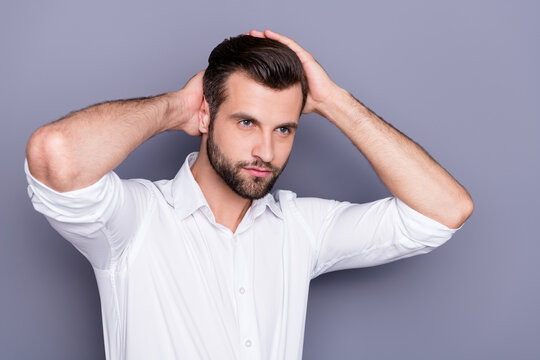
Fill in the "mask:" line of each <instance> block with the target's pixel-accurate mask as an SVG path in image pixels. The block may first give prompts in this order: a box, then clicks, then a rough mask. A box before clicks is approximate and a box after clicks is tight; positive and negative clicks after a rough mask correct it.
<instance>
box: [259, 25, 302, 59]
mask: <svg viewBox="0 0 540 360" xmlns="http://www.w3.org/2000/svg"><path fill="white" fill-rule="evenodd" d="M264 34H265V35H266V37H267V38H270V39H274V40H277V41H279V42H281V43H283V44H285V45H287V46H288V47H289V48H291V49H292V50H293V51H294V52H295V53H296V55H298V57H299V58H300V61H302V63H304V62H307V61H308V60H311V57H312V56H311V54H310V53H308V52H307V51H306V50H304V48H303V47H301V46H300V45H298V43H297V42H296V41H294V40H293V39H291V38H289V37H287V36H285V35H281V34H278V33H277V32H275V31H272V30H269V29H266V30H264Z"/></svg>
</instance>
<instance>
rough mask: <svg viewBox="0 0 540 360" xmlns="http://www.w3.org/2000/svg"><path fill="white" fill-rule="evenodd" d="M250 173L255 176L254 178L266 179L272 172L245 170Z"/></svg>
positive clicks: (254, 169) (253, 169) (255, 169)
mask: <svg viewBox="0 0 540 360" xmlns="http://www.w3.org/2000/svg"><path fill="white" fill-rule="evenodd" d="M244 169H245V170H246V171H247V172H248V173H250V174H251V175H254V176H258V177H265V176H268V175H269V174H270V173H271V171H268V170H259V169H257V168H244Z"/></svg>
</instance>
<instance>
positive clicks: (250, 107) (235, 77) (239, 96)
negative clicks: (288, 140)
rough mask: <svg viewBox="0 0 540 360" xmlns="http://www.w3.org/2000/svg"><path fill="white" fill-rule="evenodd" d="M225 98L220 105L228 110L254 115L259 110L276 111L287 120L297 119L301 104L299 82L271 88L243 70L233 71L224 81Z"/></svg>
mask: <svg viewBox="0 0 540 360" xmlns="http://www.w3.org/2000/svg"><path fill="white" fill-rule="evenodd" d="M225 91H226V92H225V94H224V95H225V99H224V102H223V104H222V107H225V108H227V110H228V111H229V112H244V113H251V114H252V115H255V113H258V112H260V111H264V112H268V111H271V112H278V113H281V115H282V116H286V117H287V118H288V119H287V120H289V121H297V120H298V118H299V117H300V115H301V114H300V109H301V106H302V89H301V85H300V83H297V84H294V85H292V86H291V87H289V88H286V89H282V90H278V89H272V88H270V87H268V86H266V85H264V84H261V83H259V82H258V81H256V80H254V79H253V78H252V77H250V76H249V75H248V74H246V73H245V72H244V71H235V72H234V73H232V74H231V75H230V76H229V77H228V79H227V82H226V89H225Z"/></svg>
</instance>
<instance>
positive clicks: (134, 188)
mask: <svg viewBox="0 0 540 360" xmlns="http://www.w3.org/2000/svg"><path fill="white" fill-rule="evenodd" d="M24 170H25V173H26V179H27V181H28V187H27V191H28V196H29V197H30V199H31V201H32V205H33V207H34V209H35V210H36V211H38V212H40V213H41V214H43V215H44V216H45V218H46V219H47V221H48V222H49V223H50V224H51V226H52V227H53V228H54V229H55V230H56V231H57V232H58V233H59V234H60V235H62V237H64V238H65V239H66V240H68V241H69V242H70V243H71V244H73V246H75V248H77V250H79V251H80V252H81V253H82V254H83V255H84V256H85V257H86V258H87V259H88V261H89V262H90V263H91V265H92V266H93V267H94V268H97V269H109V268H111V267H113V266H114V265H115V264H116V263H117V262H118V261H119V259H120V257H121V255H122V253H123V252H124V251H125V250H126V248H127V247H128V246H129V244H130V241H131V240H132V239H133V237H134V236H135V234H136V233H137V231H138V229H139V227H140V225H141V223H142V220H143V218H144V217H145V213H146V212H147V211H148V208H149V207H150V206H149V205H150V201H151V196H152V193H151V189H149V188H147V187H146V186H145V185H144V184H143V182H142V181H141V179H130V180H124V179H120V178H119V177H118V175H117V174H116V173H115V172H114V171H110V172H108V173H107V174H105V175H104V176H103V177H102V178H101V179H99V180H98V181H97V182H95V183H94V184H92V185H90V186H87V187H85V188H82V189H77V190H73V191H67V192H58V191H56V190H54V189H52V188H50V187H48V186H47V185H45V184H43V183H42V182H40V181H39V180H37V179H36V178H35V177H34V176H33V175H32V174H31V173H30V170H29V168H28V161H27V159H25V161H24Z"/></svg>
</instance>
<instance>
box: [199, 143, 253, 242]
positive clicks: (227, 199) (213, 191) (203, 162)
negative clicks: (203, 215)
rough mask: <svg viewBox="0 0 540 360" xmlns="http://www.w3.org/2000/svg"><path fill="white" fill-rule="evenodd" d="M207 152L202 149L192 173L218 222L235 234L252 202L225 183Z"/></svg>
mask: <svg viewBox="0 0 540 360" xmlns="http://www.w3.org/2000/svg"><path fill="white" fill-rule="evenodd" d="M205 150H206V149H204V148H203V147H201V151H199V156H198V157H197V159H196V160H195V163H194V164H193V165H192V166H191V173H192V174H193V177H194V178H195V181H196V182H197V184H199V187H200V188H201V190H202V192H203V195H204V197H205V199H206V201H207V202H208V205H209V206H210V210H212V213H213V214H214V217H215V219H216V222H217V223H219V224H221V225H223V226H226V227H227V228H229V229H230V230H231V231H232V232H233V233H234V232H235V231H236V228H237V227H238V225H239V224H240V222H241V221H242V219H243V218H244V215H245V214H246V212H247V210H248V209H249V207H250V206H251V203H252V200H248V199H245V198H243V197H241V196H240V195H238V194H237V193H235V192H234V191H233V190H232V189H231V188H230V187H229V186H228V185H227V184H226V183H225V181H223V179H222V178H221V177H220V176H219V174H218V173H216V171H215V170H214V168H213V167H212V165H211V164H210V161H209V160H208V155H207V154H206V151H205Z"/></svg>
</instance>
